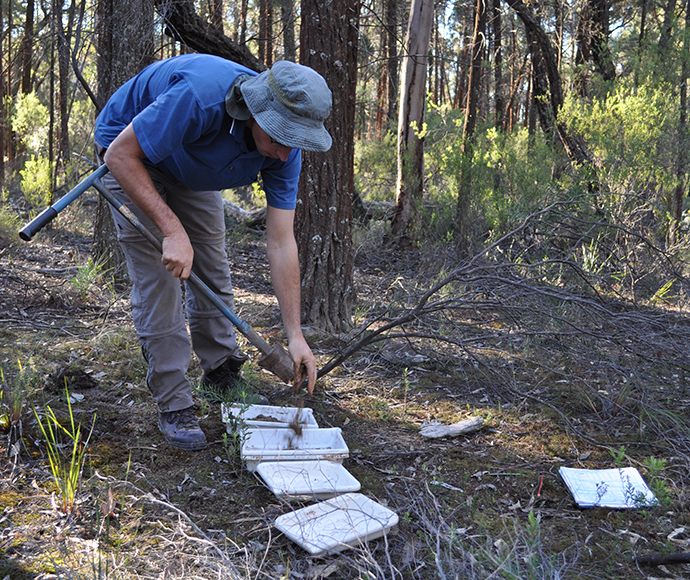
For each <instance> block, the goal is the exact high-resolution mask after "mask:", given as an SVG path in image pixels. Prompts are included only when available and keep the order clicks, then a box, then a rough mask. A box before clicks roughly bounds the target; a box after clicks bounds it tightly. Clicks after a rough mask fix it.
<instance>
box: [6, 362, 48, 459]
mask: <svg viewBox="0 0 690 580" xmlns="http://www.w3.org/2000/svg"><path fill="white" fill-rule="evenodd" d="M17 367H18V369H19V372H18V373H17V374H16V376H14V377H13V378H12V380H10V379H9V378H6V377H5V370H4V369H3V368H0V384H1V390H0V403H1V408H2V412H1V413H0V426H1V428H2V430H4V431H7V432H8V439H7V454H8V455H9V456H10V457H16V456H18V455H19V450H20V446H21V444H22V441H23V432H24V430H23V425H22V414H23V412H24V404H25V402H26V399H27V397H28V396H29V395H30V394H31V393H32V392H33V391H34V389H35V388H36V385H37V382H38V381H39V380H40V378H39V376H38V373H37V372H36V369H35V368H34V366H33V365H32V364H31V363H29V364H28V365H26V366H25V365H22V362H21V361H20V360H18V361H17Z"/></svg>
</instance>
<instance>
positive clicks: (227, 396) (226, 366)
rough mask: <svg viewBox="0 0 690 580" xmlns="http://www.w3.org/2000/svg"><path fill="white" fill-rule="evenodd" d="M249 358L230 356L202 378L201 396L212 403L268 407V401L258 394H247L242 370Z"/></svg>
mask: <svg viewBox="0 0 690 580" xmlns="http://www.w3.org/2000/svg"><path fill="white" fill-rule="evenodd" d="M248 358H249V357H247V356H244V355H242V356H233V355H230V356H229V357H228V358H227V359H225V361H224V362H223V364H221V365H220V366H219V367H218V368H216V369H214V370H212V371H211V372H209V373H204V374H203V375H202V377H201V388H200V393H201V395H202V396H203V397H204V398H205V399H206V400H207V401H209V402H210V403H218V402H223V403H234V402H242V403H248V404H256V405H268V399H267V398H266V397H263V396H261V395H258V394H256V393H247V390H246V385H245V384H244V383H243V381H242V380H241V379H240V369H241V368H242V365H243V364H244V363H245V361H246V360H247V359H248Z"/></svg>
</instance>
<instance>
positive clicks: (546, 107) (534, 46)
mask: <svg viewBox="0 0 690 580" xmlns="http://www.w3.org/2000/svg"><path fill="white" fill-rule="evenodd" d="M507 2H508V4H509V5H510V7H511V8H513V10H515V13H516V14H517V15H518V17H519V18H520V20H521V21H522V23H523V25H524V26H525V31H526V33H527V38H528V42H529V47H530V53H531V55H532V66H533V67H535V68H536V74H535V75H534V76H533V79H534V88H533V91H534V96H535V97H536V99H537V100H536V102H537V109H538V112H539V121H540V123H541V125H542V128H543V129H544V131H545V132H546V133H547V134H548V135H551V136H554V137H557V138H558V140H559V141H560V143H561V144H562V145H563V147H564V149H565V151H566V154H567V155H568V157H569V158H570V160H571V162H572V163H573V164H574V165H577V166H585V167H587V168H588V170H589V171H590V172H591V176H592V178H591V183H590V188H594V187H596V174H595V170H594V164H593V163H592V159H591V156H590V154H589V152H588V151H587V148H586V147H585V145H584V142H583V141H582V139H581V138H580V137H579V136H578V135H575V134H573V133H571V132H570V131H569V130H568V129H567V127H565V125H563V124H562V123H559V122H557V119H558V111H559V110H560V108H561V106H562V105H563V87H562V85H561V75H560V73H559V72H558V65H557V61H556V55H555V50H554V47H553V45H552V44H551V41H550V40H549V37H548V36H547V34H546V32H545V31H544V29H543V28H542V26H541V24H540V23H539V21H538V20H537V18H536V16H535V15H534V13H533V12H532V9H531V8H530V7H529V6H527V5H526V4H525V3H524V2H523V1H522V0H507Z"/></svg>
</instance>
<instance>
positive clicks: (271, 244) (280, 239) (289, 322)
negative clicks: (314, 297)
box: [266, 206, 316, 395]
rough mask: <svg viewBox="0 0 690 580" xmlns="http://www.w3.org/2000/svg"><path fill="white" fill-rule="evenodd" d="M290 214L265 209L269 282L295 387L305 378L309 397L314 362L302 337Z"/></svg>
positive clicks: (287, 211) (292, 216) (312, 388)
mask: <svg viewBox="0 0 690 580" xmlns="http://www.w3.org/2000/svg"><path fill="white" fill-rule="evenodd" d="M294 217H295V212H294V210H285V209H276V208H274V207H271V206H269V207H268V210H267V212H266V232H267V252H268V262H269V264H270V266H271V279H272V281H273V288H274V290H275V293H276V297H277V298H278V304H279V305H280V312H281V314H282V316H283V323H284V324H285V332H286V333H287V337H288V350H289V351H290V355H291V356H292V359H293V360H294V361H295V374H296V384H297V385H299V384H301V382H302V381H303V380H304V379H305V378H308V379H309V382H308V387H307V390H308V391H309V394H310V395H311V394H312V393H313V392H314V385H315V384H316V359H315V358H314V354H313V353H312V351H311V348H309V345H308V344H307V341H306V340H305V339H304V335H303V334H302V324H301V298H300V276H299V256H298V254H297V242H296V241H295V236H294V233H293V224H294Z"/></svg>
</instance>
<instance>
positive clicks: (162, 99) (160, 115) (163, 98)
mask: <svg viewBox="0 0 690 580" xmlns="http://www.w3.org/2000/svg"><path fill="white" fill-rule="evenodd" d="M216 122H218V121H217V120H216V119H215V115H213V114H209V113H208V111H205V110H203V109H202V108H201V107H200V105H199V101H198V99H197V96H196V94H195V92H194V90H193V89H192V88H191V87H190V86H189V84H188V83H187V82H186V81H184V80H179V81H178V82H176V83H174V84H172V85H171V86H170V87H168V88H167V89H166V90H165V91H164V92H163V93H161V94H160V95H159V96H158V97H157V98H156V99H155V100H154V101H153V102H152V103H151V104H150V105H149V106H147V107H146V108H145V109H143V110H142V111H141V112H140V113H139V114H138V115H136V116H135V117H134V119H133V120H132V127H133V128H134V134H135V135H136V136H137V140H138V141H139V144H140V145H141V148H142V150H143V151H144V154H145V155H146V157H147V159H148V160H149V161H150V162H151V163H154V164H156V163H159V162H161V161H162V160H163V159H165V158H167V157H169V156H170V155H172V154H173V153H175V152H176V151H178V150H179V149H181V148H182V147H183V146H184V145H185V144H186V143H194V142H195V141H197V140H198V139H199V138H200V136H201V135H203V134H204V133H205V132H206V131H208V130H209V129H210V128H212V127H213V125H214V123H216Z"/></svg>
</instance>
